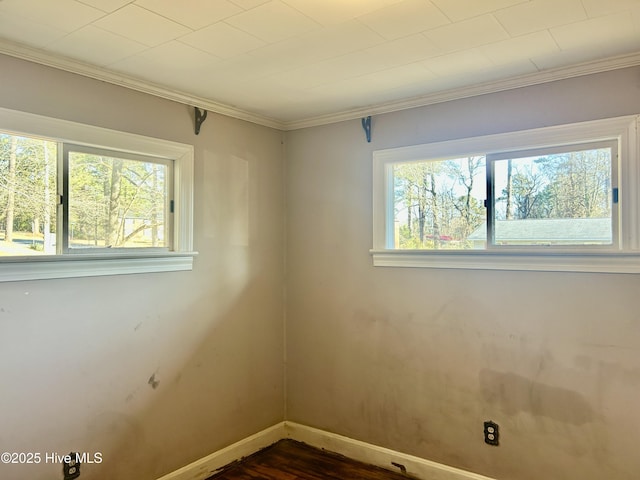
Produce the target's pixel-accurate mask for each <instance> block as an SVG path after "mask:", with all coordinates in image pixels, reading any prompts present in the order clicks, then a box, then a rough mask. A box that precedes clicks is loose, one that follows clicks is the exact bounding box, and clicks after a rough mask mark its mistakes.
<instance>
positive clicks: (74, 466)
mask: <svg viewBox="0 0 640 480" xmlns="http://www.w3.org/2000/svg"><path fill="white" fill-rule="evenodd" d="M62 473H63V474H64V480H74V479H76V478H78V477H79V476H80V462H79V461H78V454H77V453H75V452H71V453H70V454H69V455H67V456H66V457H65V459H64V461H63V462H62Z"/></svg>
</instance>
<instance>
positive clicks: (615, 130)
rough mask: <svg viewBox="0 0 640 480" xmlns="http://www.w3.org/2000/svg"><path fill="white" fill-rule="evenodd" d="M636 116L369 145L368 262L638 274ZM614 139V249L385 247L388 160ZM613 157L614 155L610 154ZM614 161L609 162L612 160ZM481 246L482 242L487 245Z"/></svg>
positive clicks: (388, 239)
mask: <svg viewBox="0 0 640 480" xmlns="http://www.w3.org/2000/svg"><path fill="white" fill-rule="evenodd" d="M639 122H640V115H630V116H624V117H616V118H610V119H604V120H594V121H588V122H581V123H574V124H567V125H558V126H552V127H543V128H537V129H531V130H522V131H515V132H509V133H501V134H495V135H487V136H480V137H470V138H462V139H456V140H448V141H443V142H435V143H429V144H422V145H412V146H407V147H399V148H391V149H385V150H377V151H374V152H373V248H372V249H371V250H370V253H371V255H372V257H373V264H374V266H396V267H425V268H463V269H488V270H537V271H564V272H603V273H604V272H608V273H640V218H639V217H640V206H639V205H638V202H639V200H640V192H639V190H640V175H639V174H640V169H639V168H638V165H637V163H638V160H639V159H640V152H639V150H638V148H639V145H638V138H637V136H638V125H639ZM602 141H615V142H616V143H617V147H618V148H617V152H618V156H619V159H618V162H617V165H618V170H617V173H616V170H615V168H614V169H613V173H612V174H616V177H617V178H616V179H615V180H614V179H613V178H612V187H613V185H614V183H616V182H617V187H618V208H619V213H618V216H617V219H615V220H614V221H613V224H614V228H617V234H618V246H617V248H611V247H610V246H608V247H609V248H602V249H600V248H596V249H594V248H590V247H584V246H575V247H573V246H572V247H567V248H545V247H540V246H532V247H524V248H521V247H508V248H505V247H500V248H496V247H495V246H494V247H492V248H487V249H486V250H446V251H445V250H399V249H394V248H390V246H393V225H392V224H391V222H389V221H388V219H393V217H394V204H393V177H392V175H391V168H392V165H393V164H395V163H404V162H412V161H419V160H428V159H441V158H459V157H465V156H471V155H485V156H486V157H487V164H486V166H487V170H489V168H490V167H489V160H488V158H489V157H490V155H499V154H503V153H507V152H519V151H533V150H540V149H544V148H549V147H562V146H569V145H579V144H589V143H594V142H602ZM612 161H614V160H612ZM614 163H616V162H615V161H614ZM487 247H489V246H487Z"/></svg>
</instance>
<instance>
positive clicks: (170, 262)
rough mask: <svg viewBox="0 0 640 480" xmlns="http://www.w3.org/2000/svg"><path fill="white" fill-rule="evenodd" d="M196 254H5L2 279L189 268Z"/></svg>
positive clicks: (1, 262) (37, 278)
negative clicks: (33, 255) (6, 255)
mask: <svg viewBox="0 0 640 480" xmlns="http://www.w3.org/2000/svg"><path fill="white" fill-rule="evenodd" d="M195 255H197V252H170V253H167V252H163V253H152V254H149V253H142V254H141V253H126V254H125V253H123V254H108V255H104V254H103V255H100V254H89V255H58V256H56V255H47V256H38V257H4V258H2V260H0V282H13V281H23V280H48V279H53V278H75V277H98V276H104V275H127V274H132V273H156V272H179V271H187V270H192V269H193V257H194V256H195Z"/></svg>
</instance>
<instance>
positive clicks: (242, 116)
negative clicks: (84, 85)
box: [0, 40, 285, 130]
mask: <svg viewBox="0 0 640 480" xmlns="http://www.w3.org/2000/svg"><path fill="white" fill-rule="evenodd" d="M0 53H1V54H5V55H9V56H11V57H16V58H20V59H22V60H28V61H30V62H34V63H38V64H41V65H46V66H48V67H53V68H57V69H59V70H64V71H66V72H70V73H76V74H78V75H83V76H85V77H89V78H94V79H96V80H101V81H103V82H107V83H111V84H113V85H118V86H121V87H125V88H129V89H131V90H136V91H138V92H142V93H148V94H150V95H154V96H156V97H160V98H164V99H166V100H172V101H174V102H178V103H182V104H185V105H192V106H197V107H199V108H201V109H204V110H207V111H209V112H214V113H218V114H220V115H226V116H228V117H232V118H237V119H239V120H245V121H247V122H251V123H256V124H258V125H263V126H265V127H271V128H276V129H278V130H284V129H285V124H284V123H283V122H281V121H279V120H276V119H273V118H270V117H266V116H263V115H258V114H256V113H253V112H249V111H246V110H242V109H240V108H236V107H233V106H231V105H226V104H224V103H220V102H216V101H214V100H211V99H208V98H204V97H200V96H197V95H193V94H190V93H187V92H182V91H180V90H175V89H172V88H169V87H166V86H162V85H158V84H155V83H152V82H149V81H147V80H141V79H139V78H135V77H131V76H128V75H125V74H120V73H116V72H113V71H110V70H107V69H105V68H101V67H98V66H95V65H91V64H88V63H84V62H81V61H78V60H73V59H71V58H68V57H63V56H58V55H53V54H51V53H48V52H45V51H42V50H38V49H35V48H31V47H27V46H25V45H21V44H17V43H13V42H8V41H5V40H0Z"/></svg>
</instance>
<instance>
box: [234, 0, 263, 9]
mask: <svg viewBox="0 0 640 480" xmlns="http://www.w3.org/2000/svg"><path fill="white" fill-rule="evenodd" d="M230 1H231V3H233V4H235V5H237V6H239V7H240V8H242V9H243V10H251V9H252V8H256V7H258V6H260V5H262V4H265V3H268V2H270V1H271V0H230Z"/></svg>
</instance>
